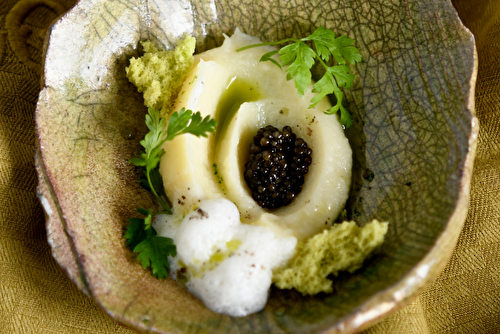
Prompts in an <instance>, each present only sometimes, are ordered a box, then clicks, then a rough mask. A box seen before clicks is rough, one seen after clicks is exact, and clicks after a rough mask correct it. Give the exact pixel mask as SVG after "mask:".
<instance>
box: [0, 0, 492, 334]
mask: <svg viewBox="0 0 500 334" xmlns="http://www.w3.org/2000/svg"><path fill="white" fill-rule="evenodd" d="M423 1H424V0H423ZM74 2H75V0H0V333H133V331H131V330H129V329H127V328H125V327H123V326H121V325H119V324H117V323H116V322H114V321H113V320H112V319H111V318H110V317H108V316H107V315H106V314H105V313H104V312H103V311H102V310H101V309H100V308H99V307H98V306H97V305H96V304H95V303H94V302H93V301H92V300H90V299H89V298H88V297H87V296H85V295H84V294H83V293H82V292H80V291H79V290H78V289H77V288H76V286H75V285H74V284H73V283H72V282H71V281H70V280H69V279H68V278H67V277H66V276H65V274H64V273H63V272H62V271H61V270H60V269H59V267H58V265H57V264H56V262H55V261H54V260H53V259H52V257H51V254H50V248H49V245H48V243H47V241H46V232H45V219H44V213H43V210H42V208H41V206H40V204H39V202H38V199H37V196H36V184H37V178H36V174H35V168H34V158H33V156H34V149H35V126H34V118H33V116H34V110H35V105H36V101H37V98H38V92H39V87H40V75H41V71H42V45H43V39H44V36H45V33H46V30H47V28H48V27H49V26H50V24H51V23H52V22H53V20H55V19H56V18H57V17H58V16H59V15H61V14H63V13H64V12H65V11H67V10H68V9H69V8H70V7H71V6H72V4H73V3H74ZM452 2H453V4H454V5H455V7H456V9H457V11H458V13H459V15H460V17H461V19H462V20H463V22H464V24H465V25H466V26H467V27H468V28H469V29H470V30H471V31H472V32H473V33H474V35H475V38H476V45H477V50H478V57H479V71H478V81H477V86H476V113H477V116H478V118H479V121H480V126H481V129H480V134H479V144H478V150H477V157H476V161H475V165H474V171H473V177H472V184H471V198H470V207H469V213H468V216H467V220H466V222H465V225H464V228H463V230H462V233H461V235H460V239H459V241H458V244H457V246H456V248H455V250H454V253H453V256H452V258H451V260H450V261H449V263H448V265H447V266H446V268H445V269H444V271H443V272H442V274H441V275H440V276H439V277H438V278H437V279H436V281H435V282H433V283H432V284H431V285H430V286H429V287H428V288H427V289H426V290H425V291H424V292H423V293H422V294H421V295H420V296H419V297H417V298H416V299H415V300H414V301H413V302H412V303H410V304H409V305H408V306H407V307H405V308H403V309H402V310H400V311H398V312H396V313H394V314H392V315H390V316H388V317H386V318H385V319H383V320H382V321H380V322H379V323H378V324H376V325H374V326H373V327H371V328H369V329H367V330H366V331H365V333H369V334H375V333H405V334H407V333H500V131H499V129H500V1H499V0H454V1H452Z"/></svg>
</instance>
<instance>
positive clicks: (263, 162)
mask: <svg viewBox="0 0 500 334" xmlns="http://www.w3.org/2000/svg"><path fill="white" fill-rule="evenodd" d="M311 154H312V150H311V149H310V148H309V147H307V143H306V142H305V141H304V140H303V139H302V138H297V136H296V135H295V134H294V133H293V131H292V129H291V128H290V127H289V126H285V127H283V130H282V131H280V130H278V129H277V128H275V127H273V126H271V125H268V126H266V127H265V128H261V129H259V131H257V134H256V135H255V136H254V138H253V143H252V144H250V161H248V162H247V163H246V165H245V180H246V182H247V184H248V186H249V187H250V189H251V190H252V197H253V199H254V200H255V201H256V202H257V203H258V204H259V205H260V206H261V207H263V208H267V209H277V208H279V207H282V206H286V205H288V204H290V203H291V202H292V200H293V199H294V198H295V197H297V195H298V194H299V193H300V191H301V190H302V185H303V184H304V177H305V175H306V174H307V172H308V170H309V165H310V164H311V161H312V160H311Z"/></svg>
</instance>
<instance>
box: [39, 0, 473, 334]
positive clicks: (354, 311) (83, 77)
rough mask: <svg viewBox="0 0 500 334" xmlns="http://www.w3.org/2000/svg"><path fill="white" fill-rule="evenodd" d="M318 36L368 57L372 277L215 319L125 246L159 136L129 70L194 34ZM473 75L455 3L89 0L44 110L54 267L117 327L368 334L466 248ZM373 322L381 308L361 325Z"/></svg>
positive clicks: (361, 193) (362, 91) (362, 119)
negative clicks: (350, 44)
mask: <svg viewBox="0 0 500 334" xmlns="http://www.w3.org/2000/svg"><path fill="white" fill-rule="evenodd" d="M318 26H324V27H327V28H330V29H332V30H333V31H335V32H336V33H337V34H338V35H348V36H349V37H351V38H354V39H355V40H356V46H357V47H358V48H359V49H360V52H361V54H362V56H363V62H362V63H360V64H357V65H356V66H354V67H351V68H352V71H353V72H354V74H355V75H356V80H355V82H354V84H353V87H352V89H351V90H349V91H345V95H346V106H347V107H348V109H349V110H350V111H351V112H352V113H353V120H354V122H353V123H354V125H353V127H352V128H350V129H348V130H347V131H346V133H347V136H348V138H349V140H350V142H351V146H352V148H353V152H354V156H355V161H354V171H353V183H352V187H351V196H350V199H349V201H348V203H347V207H346V208H347V214H348V216H349V218H353V219H355V220H356V221H357V222H359V223H360V224H364V223H366V222H367V221H370V220H371V219H373V218H377V219H379V220H384V221H389V222H390V228H389V232H388V235H387V237H386V242H385V243H384V245H383V247H382V249H381V250H380V252H379V253H378V254H377V255H376V256H374V257H373V258H371V259H370V260H369V261H367V263H366V264H365V266H364V267H363V268H362V269H361V270H358V271H357V272H355V273H354V274H341V275H339V276H338V277H335V278H334V281H335V284H334V293H332V294H328V295H326V294H320V295H317V296H315V297H303V296H301V295H300V294H299V293H297V292H296V291H282V290H278V289H274V288H273V289H272V291H271V296H270V299H269V302H268V304H267V306H266V308H265V309H264V310H263V311H262V312H260V313H257V314H254V315H251V316H247V317H243V318H230V317H228V316H224V315H220V314H215V313H213V312H211V311H209V310H207V309H206V308H205V307H204V306H203V305H202V304H201V302H199V301H198V300H197V299H196V298H194V297H193V296H191V295H190V294H189V293H188V292H187V291H186V290H185V289H184V288H182V287H180V286H178V285H177V284H176V283H175V282H173V281H172V280H170V279H167V280H163V281H160V280H156V279H154V278H153V277H152V276H151V275H150V274H149V273H148V272H147V271H144V270H142V268H141V266H140V264H139V263H138V262H137V261H136V260H134V257H133V255H132V253H131V252H130V251H129V250H128V248H127V247H126V246H125V243H124V240H123V234H124V226H125V225H126V221H127V219H129V218H131V217H133V216H135V215H136V213H135V208H136V207H139V206H151V205H152V198H151V197H150V196H149V194H148V193H147V192H146V191H145V190H143V189H142V188H140V186H139V181H138V180H139V176H138V174H137V170H135V168H134V167H133V166H132V165H130V164H128V163H127V161H128V159H130V158H131V157H133V156H135V155H136V154H137V152H138V151H139V150H140V146H139V141H140V140H141V139H142V137H143V136H144V134H145V133H146V127H145V124H144V115H145V112H146V108H145V107H144V105H143V100H142V96H141V94H140V93H138V92H137V91H136V89H135V87H134V86H133V85H132V84H130V83H129V82H128V81H127V79H126V77H125V67H126V66H127V65H128V59H129V58H130V57H131V56H136V55H138V54H140V47H139V41H142V40H148V39H149V40H153V41H154V42H155V43H157V44H158V45H164V46H165V47H166V48H172V47H173V45H175V41H176V40H178V39H179V38H180V37H181V36H182V35H183V34H184V33H189V34H191V35H193V36H195V37H196V38H197V52H202V51H204V50H207V49H210V48H213V47H215V46H218V45H220V44H221V43H222V41H223V34H229V35H230V34H232V33H233V31H234V29H235V28H236V27H239V28H240V29H241V30H242V31H243V32H245V33H247V34H250V35H255V36H258V37H260V38H261V39H263V40H265V41H271V40H277V39H283V38H287V37H300V36H303V35H306V34H309V33H310V32H312V31H313V30H314V29H315V28H316V27H318ZM475 73H476V72H475V49H474V40H473V37H472V35H471V34H470V32H468V30H466V29H465V28H464V27H463V26H462V24H461V22H460V21H459V19H458V16H457V14H456V12H455V11H454V9H453V7H452V6H451V4H450V2H449V1H446V0H430V1H419V0H413V1H407V0H393V1H386V0H378V1H368V2H367V1H364V0H348V1H345V0H333V1H332V0H324V1H322V0H318V1H307V2H301V3H297V2H295V1H267V0H265V1H264V0H257V1H255V0H254V1H245V0H236V1H235V0H225V1H217V2H215V1H204V0H198V1H181V0H162V1H148V0H146V1H144V2H137V1H132V0H121V1H109V0H82V1H80V2H79V3H78V5H77V6H76V7H74V8H73V9H72V10H71V11H70V12H69V13H68V14H67V15H65V16H64V17H63V18H62V19H61V20H60V21H59V22H58V23H57V24H55V25H54V27H53V28H52V29H51V34H50V37H49V39H48V43H47V52H46V60H45V72H44V85H43V89H42V91H41V93H40V99H39V103H38V106H37V111H36V121H37V133H38V141H39V152H40V159H39V176H40V182H41V187H40V189H41V190H42V193H43V196H44V198H45V199H47V200H48V203H49V204H50V205H49V207H50V210H49V211H52V213H51V215H50V220H49V239H51V243H52V246H53V252H54V255H55V256H56V258H57V259H58V260H59V262H60V263H61V264H62V265H63V267H65V268H66V270H68V272H69V274H70V276H71V277H72V278H73V280H75V281H76V282H77V284H79V286H80V287H81V288H82V289H83V290H84V291H86V292H87V293H88V294H89V295H91V296H92V297H93V298H95V299H96V300H97V302H98V303H99V304H100V305H101V306H102V307H103V308H104V309H105V310H106V311H107V312H108V313H109V314H110V315H111V316H113V317H114V318H115V319H117V320H118V321H121V322H122V323H125V324H128V325H130V326H133V327H134V328H137V329H143V330H153V331H158V332H185V333H212V332H214V331H216V330H217V331H220V332H231V331H232V330H236V328H237V329H238V330H239V331H240V332H276V333H282V332H290V333H311V332H316V331H321V330H326V329H329V328H330V329H335V330H337V331H343V330H345V331H351V330H354V329H356V328H358V329H359V326H363V325H366V324H367V323H368V322H369V321H371V320H373V319H374V318H376V317H377V316H379V315H381V314H384V313H386V312H388V311H389V310H392V309H395V308H397V307H398V305H399V304H400V303H403V302H404V301H407V300H408V299H409V298H411V297H412V296H414V295H415V294H416V293H417V292H418V291H419V289H421V288H422V286H423V285H424V284H425V282H428V281H429V280H430V279H432V277H434V276H435V274H436V273H437V272H438V271H439V268H441V267H442V265H443V263H444V262H445V261H446V260H447V258H448V256H449V254H450V252H451V248H452V247H453V243H454V242H455V241H456V237H457V235H458V232H457V231H459V230H460V227H461V224H462V223H463V220H464V219H465V209H466V202H467V194H468V191H467V189H468V188H467V187H468V181H469V178H470V175H469V173H468V170H469V169H470V167H471V164H472V159H473V151H474V150H473V146H474V141H473V138H474V135H475V134H477V128H476V127H475V126H474V116H473V91H474V82H475ZM471 138H472V139H471ZM447 235H449V236H447ZM443 245H444V246H443ZM438 246H439V247H438ZM445 246H446V247H445ZM437 247H438V248H439V250H440V252H436V251H434V252H432V251H433V250H435V249H436V248H437ZM441 250H442V251H441ZM429 254H432V256H429ZM423 265H425V266H426V267H425V268H427V269H426V271H425V272H423V273H422V272H419V273H416V271H415V268H417V267H419V268H423V267H422V266H423ZM419 275H420V276H419ZM412 279H413V281H412ZM403 287H404V288H403ZM389 301H391V302H392V304H391V305H390V306H389V307H388V306H384V305H387V302H389ZM384 303H385V304H384ZM384 307H385V308H384ZM369 310H377V311H376V312H375V313H374V315H372V316H366V317H362V318H359V317H356V315H360V314H365V315H366V314H367V313H366V312H368V311H369Z"/></svg>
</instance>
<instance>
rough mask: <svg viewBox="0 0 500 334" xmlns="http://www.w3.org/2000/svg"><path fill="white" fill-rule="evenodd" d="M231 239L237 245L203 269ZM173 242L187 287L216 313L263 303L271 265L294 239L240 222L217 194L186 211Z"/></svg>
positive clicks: (238, 312) (241, 312)
mask: <svg viewBox="0 0 500 334" xmlns="http://www.w3.org/2000/svg"><path fill="white" fill-rule="evenodd" d="M231 240H238V241H239V242H241V243H240V245H239V246H238V248H237V250H236V251H234V252H231V255H230V256H228V257H226V258H225V259H224V260H223V261H222V262H220V263H215V264H213V265H215V268H213V269H212V268H209V269H208V270H207V267H206V266H205V267H204V265H205V264H206V262H207V261H208V260H209V259H210V257H211V256H212V255H213V254H214V252H216V251H217V250H219V251H222V252H224V251H227V246H226V243H227V242H228V241H231ZM174 242H175V244H176V245H177V260H178V261H182V262H183V263H184V264H185V265H186V266H187V269H188V275H187V276H188V278H189V281H188V283H187V284H186V286H187V288H188V289H189V290H190V291H191V292H192V293H193V294H194V295H196V296H197V297H198V298H199V299H200V300H201V301H203V303H204V304H205V305H206V306H207V307H208V308H209V309H211V310H212V311H214V312H219V313H225V314H228V315H230V316H245V315H248V314H251V313H255V312H258V311H260V310H262V309H263V308H264V306H265V305H266V302H267V297H268V294H269V288H270V286H271V279H272V270H273V269H274V268H276V267H278V266H281V265H284V264H285V263H286V262H287V260H288V259H290V258H291V257H292V256H293V255H294V253H295V246H296V244H297V239H296V238H295V237H286V238H283V237H280V236H278V235H277V234H275V233H274V232H273V231H272V230H271V229H270V228H269V227H265V226H253V225H246V224H242V223H241V222H240V217H239V212H238V209H237V208H236V206H235V205H234V204H233V203H232V202H231V201H229V200H227V199H223V198H219V199H212V200H206V201H202V202H201V203H200V205H199V208H198V209H196V210H194V211H193V212H191V213H190V214H188V215H187V216H186V217H185V218H184V220H183V221H182V222H181V224H180V226H179V228H178V230H177V233H175V236H174ZM173 267H176V265H175V264H174V265H173ZM210 269H211V270H210ZM195 272H196V273H198V274H196V275H195ZM200 272H202V274H201V275H200V274H199V273H200Z"/></svg>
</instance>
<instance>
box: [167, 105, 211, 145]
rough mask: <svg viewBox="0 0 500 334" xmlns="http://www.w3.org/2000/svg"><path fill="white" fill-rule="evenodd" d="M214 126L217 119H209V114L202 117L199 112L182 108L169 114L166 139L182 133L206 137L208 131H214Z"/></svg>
mask: <svg viewBox="0 0 500 334" xmlns="http://www.w3.org/2000/svg"><path fill="white" fill-rule="evenodd" d="M216 126H217V121H216V120H214V119H211V118H210V116H207V117H205V118H202V117H201V114H200V112H197V113H195V114H193V112H192V111H191V110H186V109H185V108H182V109H181V111H180V112H179V113H177V112H174V113H173V114H172V116H170V120H169V122H168V137H167V140H172V139H174V138H175V137H177V136H179V135H181V134H184V133H190V134H193V135H195V136H198V137H199V136H202V137H206V136H207V135H208V133H209V132H214V131H215V128H216Z"/></svg>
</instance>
